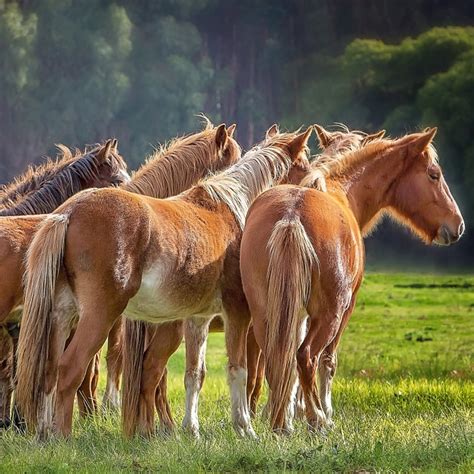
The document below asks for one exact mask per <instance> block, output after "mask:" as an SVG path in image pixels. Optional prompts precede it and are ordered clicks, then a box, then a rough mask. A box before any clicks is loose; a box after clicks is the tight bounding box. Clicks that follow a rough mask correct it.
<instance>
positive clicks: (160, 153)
mask: <svg viewBox="0 0 474 474" xmlns="http://www.w3.org/2000/svg"><path fill="white" fill-rule="evenodd" d="M203 118H204V130H203V131H202V132H198V133H195V134H191V135H188V136H185V137H181V138H176V139H174V140H172V141H171V142H169V143H168V144H166V145H165V146H161V147H160V148H158V149H157V150H156V151H155V152H154V153H153V154H152V155H151V157H150V158H148V159H147V161H146V163H145V164H144V165H142V166H141V167H140V168H139V169H138V171H136V172H135V173H134V174H133V176H132V179H131V180H130V182H128V183H127V184H125V185H124V186H122V188H123V189H124V190H126V191H130V192H132V193H135V194H142V195H147V196H151V197H154V198H160V199H161V198H167V197H170V196H175V195H177V194H180V193H181V192H183V191H185V190H186V189H189V188H190V187H191V186H193V185H194V184H196V183H197V182H198V181H199V180H201V179H203V178H204V177H205V176H207V175H208V174H209V173H216V172H217V171H220V170H222V169H224V168H226V167H228V166H229V165H231V164H233V156H230V155H222V154H221V153H220V151H219V150H218V149H217V148H216V147H215V146H214V143H213V136H217V135H220V134H221V132H222V130H223V129H224V125H221V126H220V127H221V128H220V129H216V128H215V127H214V126H213V125H212V123H211V122H210V121H209V120H208V119H207V118H206V117H204V116H203ZM235 130H236V125H235V124H232V125H230V126H229V127H228V128H227V135H228V137H230V138H232V137H233V135H234V133H235ZM229 158H230V159H229ZM122 332H123V331H122V319H120V320H118V321H117V322H116V323H115V324H114V326H113V327H112V329H111V331H110V333H109V337H108V351H107V357H106V360H107V384H106V388H105V392H104V397H103V401H102V405H103V406H105V407H108V408H112V409H118V408H119V406H120V401H119V398H120V397H119V388H120V376H121V373H122V337H123V336H122ZM158 403H159V404H160V405H159V406H161V403H165V405H164V409H163V410H159V413H160V414H161V413H165V412H166V410H169V407H168V406H167V405H168V403H167V401H166V400H164V401H163V402H161V401H159V402H158Z"/></svg>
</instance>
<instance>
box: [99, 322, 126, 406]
mask: <svg viewBox="0 0 474 474" xmlns="http://www.w3.org/2000/svg"><path fill="white" fill-rule="evenodd" d="M122 323H123V317H120V318H119V319H118V320H117V322H116V323H115V324H114V325H113V326H112V329H111V330H110V333H109V337H108V338H107V356H106V363H107V383H106V387H105V392H104V398H103V399H102V406H103V407H104V408H105V409H106V410H113V411H118V410H119V409H120V376H121V374H122V343H123V340H122V338H123V333H122Z"/></svg>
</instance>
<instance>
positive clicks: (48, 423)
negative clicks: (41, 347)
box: [37, 312, 70, 440]
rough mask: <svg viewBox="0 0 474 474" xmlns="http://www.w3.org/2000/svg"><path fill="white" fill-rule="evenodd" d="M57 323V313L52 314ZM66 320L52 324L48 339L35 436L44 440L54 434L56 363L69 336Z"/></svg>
mask: <svg viewBox="0 0 474 474" xmlns="http://www.w3.org/2000/svg"><path fill="white" fill-rule="evenodd" d="M53 318H55V320H56V321H57V320H58V319H57V313H56V312H53ZM69 321H70V319H68V320H62V322H61V323H60V324H59V323H57V324H54V325H53V327H52V329H51V334H50V338H49V353H48V360H47V361H46V370H45V383H44V394H43V397H42V402H41V404H40V406H39V410H38V420H37V422H38V427H37V436H38V438H39V439H41V440H44V439H47V438H48V437H50V436H51V435H53V434H54V433H55V418H54V409H55V403H56V388H57V378H58V362H59V359H60V357H61V355H62V353H63V352H64V348H65V346H66V341H67V339H68V337H69V334H70V325H69Z"/></svg>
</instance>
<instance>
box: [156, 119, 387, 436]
mask: <svg viewBox="0 0 474 474" xmlns="http://www.w3.org/2000/svg"><path fill="white" fill-rule="evenodd" d="M314 128H315V129H316V132H317V135H318V139H319V144H320V147H321V149H323V157H324V156H325V155H327V156H331V155H332V154H334V153H341V152H342V150H345V151H349V150H355V149H357V148H359V147H362V146H365V145H366V144H367V143H369V142H371V141H373V140H375V139H378V138H381V136H383V134H384V133H385V131H381V132H378V133H375V134H371V135H369V134H366V133H364V132H359V131H350V130H348V129H347V127H344V126H342V127H340V126H338V127H337V129H336V130H335V131H327V130H325V129H324V128H323V127H321V126H320V125H315V126H314ZM276 133H279V130H278V127H277V126H276V125H273V126H272V127H271V128H270V129H269V130H268V132H267V138H268V137H270V136H273V135H274V134H276ZM323 157H321V156H320V157H318V158H317V159H318V160H321V159H323ZM307 172H310V169H308V170H307ZM305 175H306V174H305V173H302V174H300V175H298V176H292V178H291V179H292V180H293V181H292V182H293V183H295V184H299V181H300V180H301V179H304V177H305ZM222 331H224V324H223V321H222V318H221V317H220V316H217V317H215V318H214V319H212V320H210V319H201V320H199V321H197V322H196V320H195V319H188V320H186V321H174V322H173V323H168V324H161V325H159V326H152V325H148V327H147V340H148V341H150V342H149V343H148V349H147V350H148V353H149V355H148V358H147V365H148V366H149V367H150V369H149V375H148V377H147V378H148V379H149V380H151V379H152V373H153V372H152V371H153V370H155V371H156V372H155V373H156V375H155V377H156V378H158V377H159V373H160V371H161V368H160V367H161V366H162V365H163V361H165V360H168V359H169V357H170V356H171V355H172V354H173V353H174V352H175V351H176V350H177V349H178V347H179V345H180V343H181V340H182V336H183V333H184V335H185V342H186V372H185V378H184V384H185V388H186V404H185V407H186V413H185V417H184V420H183V428H184V429H185V430H187V431H188V432H189V433H190V434H192V435H193V436H195V437H198V436H199V417H198V403H199V393H200V391H201V389H202V386H203V383H204V378H205V374H206V363H205V355H206V343H205V341H206V339H207V335H208V332H222ZM153 347H156V348H157V353H156V355H155V356H154V358H155V359H156V361H157V362H156V363H155V364H153V362H152V357H153V356H152V348H153ZM153 365H155V369H152V368H151V367H153ZM247 370H248V377H247V403H248V404H249V407H250V413H251V415H252V416H253V415H254V414H255V409H256V404H257V401H258V398H259V395H260V391H261V387H262V384H263V374H262V372H263V357H262V358H260V348H259V347H258V345H257V343H256V341H255V338H254V336H253V330H252V327H250V329H249V333H248V336H247ZM166 378H167V373H166V369H165V370H164V372H163V375H162V376H161V381H160V382H159V385H158V391H157V394H156V407H157V411H158V414H159V416H160V420H161V429H162V430H163V431H164V432H170V431H172V430H173V428H174V421H173V417H172V414H171V410H170V408H169V403H168V400H167V394H166V386H167V380H166Z"/></svg>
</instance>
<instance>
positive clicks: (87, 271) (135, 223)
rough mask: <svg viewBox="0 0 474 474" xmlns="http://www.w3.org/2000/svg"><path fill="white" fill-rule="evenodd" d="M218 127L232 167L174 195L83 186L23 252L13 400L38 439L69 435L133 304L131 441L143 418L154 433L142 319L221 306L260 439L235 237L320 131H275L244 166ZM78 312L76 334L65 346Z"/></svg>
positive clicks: (245, 430) (239, 390) (246, 422)
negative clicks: (82, 395)
mask: <svg viewBox="0 0 474 474" xmlns="http://www.w3.org/2000/svg"><path fill="white" fill-rule="evenodd" d="M218 130H219V133H218V134H215V135H214V144H215V147H216V150H217V151H218V152H219V153H220V154H221V155H222V156H225V157H228V158H227V159H231V160H232V161H234V162H236V163H235V164H234V165H232V166H231V167H230V168H228V169H227V170H226V171H223V172H221V173H220V174H217V175H215V176H212V177H209V178H207V179H205V180H202V181H201V182H200V183H198V184H197V185H196V186H194V187H192V188H191V189H190V190H188V191H185V192H184V193H182V194H180V195H179V196H177V197H173V198H169V199H156V198H152V197H148V196H142V195H138V194H133V193H130V192H127V191H125V190H121V189H110V190H107V189H103V190H93V191H84V192H82V193H80V194H78V195H76V196H75V197H73V198H71V199H70V200H69V201H67V202H66V203H65V204H64V205H62V206H61V207H60V208H58V209H57V210H56V211H55V213H53V214H52V215H50V217H49V218H48V220H47V221H46V222H45V223H44V224H42V225H41V227H40V228H39V229H38V231H37V233H36V235H35V237H34V239H33V242H32V244H31V246H30V248H29V251H28V258H27V272H26V275H27V278H26V290H25V304H24V317H23V324H22V326H21V329H20V341H19V347H18V385H17V396H18V403H19V406H20V408H21V410H22V412H24V414H25V417H26V420H27V423H28V426H29V427H36V428H37V433H38V435H39V436H40V437H42V438H44V437H45V436H46V435H47V434H48V433H50V432H52V431H53V429H54V428H56V431H57V433H58V434H60V435H62V436H69V435H70V434H71V429H72V408H73V400H74V391H75V390H76V388H77V387H78V386H79V384H80V382H81V379H82V377H83V376H84V372H85V370H86V368H87V365H88V364H89V362H90V360H91V358H92V357H93V355H94V354H95V353H96V352H97V350H98V348H99V347H100V346H101V345H102V344H103V342H104V340H105V338H106V337H107V334H108V332H109V330H110V328H111V327H112V326H113V324H114V323H115V321H116V320H117V318H119V316H120V315H121V314H122V313H123V312H124V311H125V309H126V312H125V314H126V318H127V320H126V330H125V352H124V376H123V378H124V382H123V393H122V417H123V430H124V432H125V434H126V435H127V436H132V435H133V434H134V432H135V430H136V421H137V420H138V421H139V425H140V428H139V429H140V431H141V432H143V433H144V434H146V433H147V432H149V430H150V426H149V425H148V424H147V420H148V418H150V417H153V415H154V402H155V389H156V382H155V381H153V384H148V385H147V378H146V370H144V369H145V364H144V357H145V348H146V341H145V338H144V336H145V322H144V321H148V322H159V321H172V320H174V319H183V318H187V317H193V316H201V315H202V316H205V315H209V317H210V316H211V315H213V314H215V313H216V312H217V311H219V310H220V309H221V307H224V308H225V313H226V319H227V329H228V330H227V334H228V337H227V343H228V344H227V346H228V354H229V383H230V387H231V394H232V406H233V420H234V426H235V427H236V429H237V431H238V432H240V433H241V434H242V435H244V434H249V435H254V432H253V429H252V427H251V424H250V419H249V416H248V409H247V406H246V397H245V370H246V369H245V353H244V352H243V351H242V342H243V341H244V340H245V336H246V332H247V329H248V324H249V321H250V315H249V314H248V312H247V313H245V311H243V310H241V308H240V307H239V306H240V305H241V304H242V303H243V302H244V299H243V293H242V291H241V286H240V278H239V271H238V261H239V259H238V250H239V237H240V234H241V229H242V227H243V223H244V219H245V215H246V212H247V209H248V207H249V205H250V203H251V202H252V201H253V199H254V198H255V197H256V196H258V195H259V194H260V193H261V192H263V191H265V190H266V189H268V188H269V187H271V186H272V185H273V184H274V183H275V182H279V181H281V180H282V179H283V178H284V177H285V176H287V175H288V173H289V172H290V170H291V169H293V168H298V167H301V166H302V164H308V162H307V158H306V142H307V140H308V138H309V136H310V134H311V131H312V128H309V129H308V130H307V131H306V132H303V133H299V134H297V133H290V134H278V135H277V136H275V137H273V138H272V139H270V140H267V141H265V142H264V144H263V145H262V146H260V147H258V148H256V149H254V150H253V151H251V152H249V153H247V154H246V155H245V157H244V158H243V159H242V160H240V161H237V160H238V159H239V158H240V147H239V145H238V144H237V142H236V141H235V140H234V139H233V138H231V137H229V136H228V134H227V130H226V129H225V127H224V128H219V129H218ZM76 308H77V311H78V313H79V315H78V322H77V327H76V331H75V334H74V336H73V338H72V340H71V342H70V344H69V345H68V347H67V348H66V350H65V351H64V342H65V339H66V337H67V334H68V333H69V327H70V325H71V324H72V323H73V320H74V319H75V310H76ZM242 314H244V316H242ZM53 410H54V425H53ZM152 428H153V427H152Z"/></svg>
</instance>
